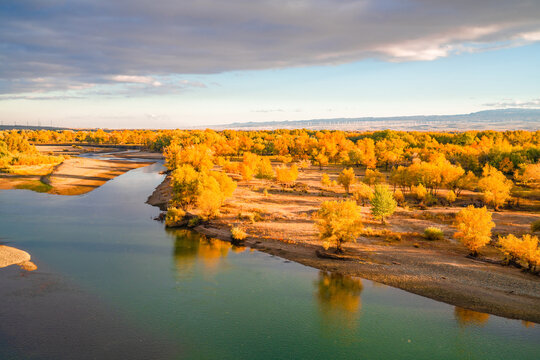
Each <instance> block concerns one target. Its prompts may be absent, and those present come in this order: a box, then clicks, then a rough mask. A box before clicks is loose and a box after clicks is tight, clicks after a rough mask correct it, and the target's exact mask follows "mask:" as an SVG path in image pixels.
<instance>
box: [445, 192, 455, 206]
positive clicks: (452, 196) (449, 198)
mask: <svg viewBox="0 0 540 360" xmlns="http://www.w3.org/2000/svg"><path fill="white" fill-rule="evenodd" d="M446 201H448V202H449V203H450V204H452V203H453V202H454V201H456V193H455V192H454V191H453V190H450V191H449V192H447V193H446Z"/></svg>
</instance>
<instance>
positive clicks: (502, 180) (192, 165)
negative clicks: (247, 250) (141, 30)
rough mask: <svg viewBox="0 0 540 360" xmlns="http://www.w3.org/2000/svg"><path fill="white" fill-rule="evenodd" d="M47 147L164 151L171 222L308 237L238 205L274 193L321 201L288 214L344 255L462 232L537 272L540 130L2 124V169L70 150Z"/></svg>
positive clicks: (43, 165)
mask: <svg viewBox="0 0 540 360" xmlns="http://www.w3.org/2000/svg"><path fill="white" fill-rule="evenodd" d="M43 144H48V145H51V144H57V145H61V146H64V147H66V148H67V150H69V149H70V148H73V147H81V146H91V145H94V146H96V145H109V146H112V147H114V146H118V145H130V146H137V147H139V148H141V149H144V150H146V151H152V152H160V153H163V156H164V160H165V166H166V168H167V173H168V180H169V184H170V185H168V186H169V190H170V196H169V198H168V199H167V214H166V225H167V226H168V227H176V226H189V227H195V226H197V225H199V224H202V223H205V222H211V221H214V222H216V224H221V225H224V224H225V225H226V226H228V227H229V228H230V233H231V236H232V238H233V241H237V242H242V241H243V240H244V239H246V238H247V237H249V236H263V237H264V236H274V237H277V238H280V239H281V240H282V241H285V242H287V241H288V242H297V241H298V239H296V238H295V237H296V236H299V237H301V236H302V235H301V234H297V233H295V232H291V233H287V231H286V230H285V231H284V233H282V234H281V236H280V235H279V234H276V233H275V231H274V232H272V231H270V230H269V229H268V228H266V229H264V227H261V226H259V227H257V226H256V225H257V223H264V222H269V220H268V219H274V220H276V218H279V216H278V214H277V213H274V210H275V208H273V207H272V206H269V207H268V208H266V209H263V210H261V209H260V208H259V209H257V208H254V209H251V208H250V207H249V203H247V204H246V203H243V204H240V205H239V203H238V201H240V199H239V198H243V200H244V201H247V200H245V199H247V198H249V196H248V197H245V196H243V195H245V192H246V191H249V192H250V194H252V195H254V196H255V197H254V198H253V201H252V203H253V204H255V203H262V202H264V201H267V202H269V201H270V199H272V198H273V197H274V198H276V199H277V198H279V199H280V200H279V201H280V202H281V203H282V204H285V205H286V204H291V205H295V204H296V205H298V204H300V201H301V199H302V198H304V200H305V199H306V198H309V199H310V200H313V201H314V203H312V204H310V205H309V206H307V207H306V209H305V211H303V212H297V213H296V215H294V211H292V212H291V213H289V214H285V218H287V219H288V220H291V221H293V222H294V220H295V219H294V216H297V217H298V216H300V217H303V218H304V220H306V221H307V222H308V223H309V224H310V225H309V226H311V227H312V228H313V229H316V234H317V236H318V239H319V241H320V244H321V245H322V246H323V247H324V248H325V249H327V250H328V249H330V248H334V249H335V251H334V252H335V253H337V254H343V253H344V252H345V250H346V249H345V247H344V246H345V244H347V243H353V242H356V241H357V239H359V238H360V237H362V236H363V237H368V238H369V237H371V238H382V239H384V240H387V241H405V239H409V240H411V243H412V244H413V245H414V246H419V245H418V241H437V240H444V239H447V240H448V239H455V240H457V241H459V242H460V243H461V244H462V245H463V246H464V247H465V248H466V249H467V251H468V253H469V256H473V257H478V255H479V252H480V251H481V250H482V249H484V248H486V246H488V247H490V248H491V249H492V250H493V249H496V251H497V254H498V255H495V257H502V259H503V260H502V261H501V262H502V263H504V264H509V265H513V266H517V267H521V268H523V269H527V270H528V271H530V272H533V273H534V272H538V271H539V270H540V250H539V248H538V237H537V236H535V235H534V233H535V232H537V231H539V230H540V220H538V219H537V218H535V217H534V214H535V213H538V211H539V203H540V163H539V160H540V131H534V132H531V131H503V132H498V131H466V132H404V131H391V130H385V131H374V132H344V131H310V130H305V129H298V130H274V131H231V130H224V131H213V130H200V131H198V130H192V131H188V130H155V131H153V130H118V131H105V130H101V129H99V130H96V131H69V130H66V131H45V130H40V131H16V130H12V131H3V132H0V171H2V172H4V173H12V174H31V173H32V172H39V174H41V175H43V174H46V173H47V171H52V168H53V167H54V166H56V165H57V164H59V163H62V161H64V159H66V158H68V157H69V155H65V154H60V155H58V154H52V153H51V154H47V153H42V152H39V151H37V150H36V146H35V145H37V146H39V145H43ZM237 188H238V189H237ZM287 196H289V197H287ZM235 199H236V201H237V203H236V204H235ZM265 199H266V200H265ZM302 201H303V200H302ZM235 208H236V209H235ZM234 209H235V210H234ZM273 209H274V210H273ZM298 209H300V208H298ZM437 209H440V210H441V211H435V212H430V210H437ZM442 209H445V210H448V211H442ZM504 211H510V212H512V214H515V213H516V212H517V213H522V214H528V215H531V216H532V217H530V216H529V217H528V218H527V219H529V220H530V219H532V220H531V221H530V223H529V224H528V229H526V230H524V227H523V226H521V227H516V228H515V229H513V228H512V226H510V227H508V226H507V227H506V228H505V229H504V230H503V231H498V232H493V231H492V229H493V228H494V227H495V225H496V224H495V223H494V221H493V219H492V217H493V214H498V213H501V212H504ZM399 213H401V214H402V217H403V218H404V219H405V220H407V217H408V216H412V217H416V218H418V217H424V218H426V219H427V218H428V216H430V217H432V218H433V219H434V221H433V224H429V226H425V228H423V229H420V228H417V227H416V228H414V229H413V231H404V230H396V229H394V227H395V226H394V227H392V226H391V224H388V221H389V219H392V217H393V216H394V214H399ZM233 215H234V216H233ZM296 220H298V219H297V218H296ZM409 220H411V221H413V220H414V219H409ZM529 220H526V221H529ZM270 222H271V221H270ZM278 222H279V219H278ZM437 222H438V223H439V224H438V223H437ZM441 224H443V225H445V226H444V227H443V228H441V226H439V225H441ZM448 224H450V226H446V225H448ZM367 225H371V226H367ZM283 226H284V227H286V226H285V225H283ZM450 228H451V230H449V229H450ZM513 230H516V231H513ZM488 253H489V251H488Z"/></svg>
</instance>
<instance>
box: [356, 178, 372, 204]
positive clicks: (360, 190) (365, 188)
mask: <svg viewBox="0 0 540 360" xmlns="http://www.w3.org/2000/svg"><path fill="white" fill-rule="evenodd" d="M372 197H373V189H372V188H371V186H369V185H367V184H364V183H360V184H359V186H357V187H356V190H355V191H354V192H353V194H352V198H353V199H354V200H355V201H356V203H357V204H360V203H362V206H364V205H365V204H366V200H371V198H372Z"/></svg>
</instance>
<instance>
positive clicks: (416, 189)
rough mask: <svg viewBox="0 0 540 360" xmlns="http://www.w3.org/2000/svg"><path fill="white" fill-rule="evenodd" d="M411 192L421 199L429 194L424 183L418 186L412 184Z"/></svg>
mask: <svg viewBox="0 0 540 360" xmlns="http://www.w3.org/2000/svg"><path fill="white" fill-rule="evenodd" d="M411 192H412V193H413V194H414V196H416V198H417V199H418V200H420V201H422V200H424V199H425V198H426V195H427V189H426V187H425V186H424V185H423V184H419V185H418V186H414V185H413V186H412V187H411Z"/></svg>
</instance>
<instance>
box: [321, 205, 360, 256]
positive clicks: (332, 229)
mask: <svg viewBox="0 0 540 360" xmlns="http://www.w3.org/2000/svg"><path fill="white" fill-rule="evenodd" d="M314 218H315V225H316V227H317V229H318V230H319V237H320V239H321V240H322V241H323V246H324V248H325V249H328V248H329V247H330V246H332V245H335V246H336V252H337V253H343V243H344V242H350V241H356V238H357V237H358V236H359V235H360V232H361V230H362V213H361V210H360V207H359V206H358V205H357V204H356V202H354V201H352V200H345V201H325V202H323V203H322V204H321V207H320V209H319V210H318V211H317V212H316V213H315V215H314Z"/></svg>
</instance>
